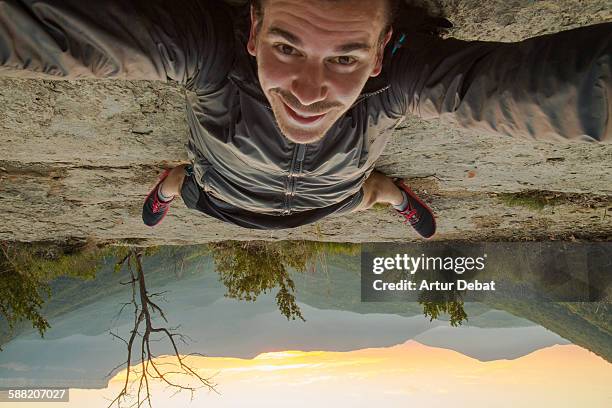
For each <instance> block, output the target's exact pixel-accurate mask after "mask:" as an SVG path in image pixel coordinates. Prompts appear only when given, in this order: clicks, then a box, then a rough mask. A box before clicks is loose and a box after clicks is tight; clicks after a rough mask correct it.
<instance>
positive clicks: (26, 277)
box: [0, 242, 111, 337]
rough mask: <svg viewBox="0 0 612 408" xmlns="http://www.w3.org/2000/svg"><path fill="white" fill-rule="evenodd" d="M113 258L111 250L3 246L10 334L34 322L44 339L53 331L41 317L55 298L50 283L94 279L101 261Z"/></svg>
mask: <svg viewBox="0 0 612 408" xmlns="http://www.w3.org/2000/svg"><path fill="white" fill-rule="evenodd" d="M110 254H111V250H109V249H98V248H84V247H80V248H79V247H69V246H65V247H60V246H58V245H53V244H33V243H15V242H0V314H1V315H2V316H3V317H4V319H5V320H6V323H5V324H6V325H7V326H8V330H9V332H10V333H13V331H14V329H15V326H16V325H17V324H19V323H21V322H23V321H30V322H31V323H32V327H33V328H35V329H36V330H38V332H39V333H40V335H41V336H43V335H44V333H45V331H46V330H47V329H48V328H49V327H50V326H49V323H48V322H47V320H46V319H45V317H44V316H42V315H41V313H40V310H41V308H42V306H43V304H44V303H45V301H46V300H47V299H48V298H49V297H50V296H51V291H50V288H49V284H48V282H50V281H51V280H53V279H55V278H57V277H60V276H69V277H75V278H81V279H93V278H94V277H95V273H96V268H97V266H98V264H99V263H100V261H101V259H103V258H104V257H105V256H107V255H110ZM10 333H9V334H4V335H3V337H7V336H10Z"/></svg>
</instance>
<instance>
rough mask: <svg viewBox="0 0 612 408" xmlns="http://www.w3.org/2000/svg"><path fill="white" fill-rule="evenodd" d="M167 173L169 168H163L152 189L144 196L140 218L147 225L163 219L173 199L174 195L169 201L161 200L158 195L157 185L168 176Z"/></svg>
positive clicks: (155, 223)
mask: <svg viewBox="0 0 612 408" xmlns="http://www.w3.org/2000/svg"><path fill="white" fill-rule="evenodd" d="M168 174H170V170H168V169H166V170H164V172H163V173H162V175H161V176H160V177H159V181H158V182H157V184H156V185H155V187H153V190H151V192H149V195H147V198H145V201H144V204H143V206H142V220H143V221H144V223H145V225H148V226H149V227H154V226H156V225H157V224H159V223H160V222H161V221H162V220H163V219H164V217H165V216H166V214H167V213H168V209H169V208H170V203H172V201H174V197H173V198H172V200H170V201H161V200H160V199H159V195H158V190H159V186H160V185H161V183H162V182H163V181H164V180H165V179H166V177H168Z"/></svg>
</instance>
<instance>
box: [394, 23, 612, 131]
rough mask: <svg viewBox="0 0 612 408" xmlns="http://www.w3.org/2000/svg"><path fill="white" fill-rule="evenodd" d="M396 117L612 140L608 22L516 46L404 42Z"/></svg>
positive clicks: (611, 29) (611, 32)
mask: <svg viewBox="0 0 612 408" xmlns="http://www.w3.org/2000/svg"><path fill="white" fill-rule="evenodd" d="M406 41H407V43H406V45H405V46H404V47H403V48H402V49H400V50H399V51H398V53H397V55H396V56H395V57H394V61H393V63H392V68H391V81H392V89H393V92H392V95H393V101H392V104H393V105H394V106H395V107H397V113H398V114H404V113H412V114H415V115H418V116H421V117H423V118H426V119H427V118H434V117H440V118H442V119H446V120H448V121H451V122H453V123H455V124H458V125H459V126H462V127H466V128H472V129H482V130H485V131H494V132H498V133H502V134H506V135H510V136H522V137H531V138H536V139H575V140H588V141H607V142H610V141H612V101H611V98H612V73H611V70H612V23H607V24H599V25H594V26H590V27H583V28H578V29H574V30H570V31H564V32H560V33H557V34H552V35H544V36H541V37H536V38H531V39H527V40H525V41H521V42H517V43H495V42H479V41H474V42H468V41H460V40H455V39H447V40H442V39H437V38H433V37H431V36H426V35H415V36H414V37H412V38H407V40H406Z"/></svg>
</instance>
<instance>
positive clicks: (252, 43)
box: [247, 4, 259, 57]
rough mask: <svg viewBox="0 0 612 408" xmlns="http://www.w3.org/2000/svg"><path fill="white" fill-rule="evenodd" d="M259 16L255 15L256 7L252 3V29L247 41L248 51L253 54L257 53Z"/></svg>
mask: <svg viewBox="0 0 612 408" xmlns="http://www.w3.org/2000/svg"><path fill="white" fill-rule="evenodd" d="M257 24H259V22H258V21H257V17H256V16H255V8H254V7H253V5H252V4H251V29H250V31H249V41H247V51H248V52H249V54H251V55H252V56H254V57H255V56H256V55H257Z"/></svg>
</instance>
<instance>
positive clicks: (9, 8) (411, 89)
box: [0, 0, 612, 215]
mask: <svg viewBox="0 0 612 408" xmlns="http://www.w3.org/2000/svg"><path fill="white" fill-rule="evenodd" d="M234 12H235V10H234V9H231V8H229V7H228V6H226V5H224V3H222V2H218V1H203V0H183V1H181V2H179V3H177V2H169V1H164V0H131V1H120V0H99V1H95V2H83V1H82V0H40V1H38V0H0V75H2V76H17V77H33V78H45V79H49V78H55V79H80V78H117V79H131V80H159V81H169V80H172V81H178V82H180V83H181V84H184V85H185V87H186V88H187V90H188V92H187V115H188V122H189V128H190V132H191V134H190V138H189V140H190V142H189V146H188V149H189V152H190V156H191V158H192V160H193V161H194V168H195V173H196V176H197V179H198V182H199V184H200V186H201V188H203V189H204V190H205V191H207V192H208V193H209V194H211V195H213V196H215V197H217V198H219V199H221V200H223V201H226V202H228V203H230V204H233V205H235V206H237V207H240V208H243V209H246V210H251V211H254V212H259V213H266V214H274V215H282V214H290V213H294V212H300V211H304V210H309V209H315V208H321V207H326V206H329V205H332V204H335V203H338V202H340V201H342V200H344V199H346V198H347V197H349V196H351V195H353V194H355V193H356V192H358V191H359V189H360V188H361V186H362V184H363V182H364V181H365V179H366V178H367V176H368V175H369V174H370V172H371V171H372V169H373V167H374V163H375V162H376V159H377V158H378V157H379V156H380V154H381V152H382V151H383V149H384V147H385V144H386V143H387V141H388V139H389V137H390V135H391V133H392V131H393V129H394V127H395V126H396V125H397V124H398V123H399V122H400V121H401V120H402V119H403V117H404V116H405V115H418V116H421V117H423V118H434V117H442V118H443V119H447V120H449V121H451V122H453V123H456V124H457V125H459V126H462V127H467V128H477V129H482V130H486V131H494V132H498V133H501V134H504V135H510V136H520V137H527V138H538V139H552V140H555V139H558V140H562V139H578V140H589V141H610V139H611V138H612V136H611V135H612V124H611V122H610V116H611V109H612V108H611V104H610V97H611V95H612V93H611V87H612V85H611V83H612V81H611V76H612V75H611V59H612V45H611V44H612V41H611V39H612V24H600V25H596V26H591V27H585V28H580V29H575V30H571V31H566V32H561V33H558V34H554V35H545V36H541V37H537V38H532V39H528V40H525V41H522V42H518V43H494V42H467V41H459V40H454V39H446V40H442V39H439V38H437V37H434V36H431V35H426V34H414V35H411V36H409V37H408V38H407V39H406V42H405V44H404V45H403V46H402V47H401V48H399V49H398V50H397V52H396V53H394V54H393V55H392V53H391V47H392V46H393V44H394V41H392V42H391V45H390V46H389V47H388V50H387V52H386V55H385V60H384V61H385V63H384V69H383V73H382V74H381V75H380V76H379V77H376V78H372V79H371V80H370V81H369V82H368V83H367V84H366V86H365V88H364V90H363V92H362V94H361V96H360V97H359V99H358V100H357V101H356V102H355V104H354V105H353V106H352V107H351V108H350V109H349V111H348V112H347V113H346V114H345V115H344V116H343V117H342V118H341V119H340V120H339V121H338V122H337V123H336V124H335V125H334V126H333V128H332V129H331V130H330V131H329V132H328V134H327V135H326V136H325V137H324V138H323V139H322V140H321V141H319V142H316V143H311V144H308V145H297V144H294V143H292V142H290V141H288V140H287V139H286V138H285V137H283V136H282V135H281V133H280V132H279V130H278V129H277V127H276V124H275V119H274V116H273V114H272V111H271V109H270V107H269V105H268V102H267V100H266V98H265V96H264V94H263V91H262V89H261V87H260V85H259V81H258V78H257V70H256V63H255V61H254V59H253V58H252V57H251V56H249V55H248V53H247V52H246V47H245V41H246V33H245V30H244V26H245V22H244V21H242V20H241V21H240V24H233V23H232V22H239V20H238V18H239V17H237V16H236V15H235V13H234ZM240 26H242V28H241V27H240Z"/></svg>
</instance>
